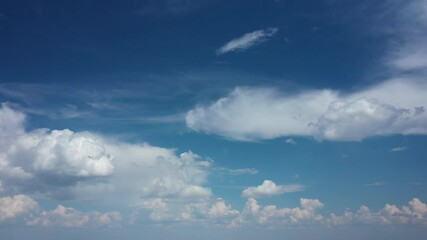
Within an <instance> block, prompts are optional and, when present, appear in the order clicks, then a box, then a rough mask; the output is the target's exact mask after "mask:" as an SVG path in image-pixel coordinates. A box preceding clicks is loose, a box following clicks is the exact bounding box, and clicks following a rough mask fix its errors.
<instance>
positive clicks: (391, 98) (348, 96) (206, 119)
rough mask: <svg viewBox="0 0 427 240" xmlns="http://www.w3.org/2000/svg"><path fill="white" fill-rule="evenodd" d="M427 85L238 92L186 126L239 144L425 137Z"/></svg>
mask: <svg viewBox="0 0 427 240" xmlns="http://www.w3.org/2000/svg"><path fill="white" fill-rule="evenodd" d="M426 92H427V82H426V81H419V80H414V79H393V80H389V81H386V82H383V83H380V84H377V85H374V86H371V87H369V88H367V89H362V90H359V91H355V92H353V93H342V92H339V91H334V90H330V89H324V90H309V91H302V92H300V93H297V94H285V93H283V92H280V91H278V90H276V89H272V88H236V89H235V90H234V91H232V92H231V93H230V94H229V95H228V96H226V97H223V98H221V99H219V100H217V101H216V102H214V103H213V104H211V105H208V106H198V107H196V108H194V109H192V110H190V111H189V112H188V113H187V116H186V123H187V126H188V127H189V128H191V129H193V130H195V131H200V132H206V133H213V134H217V135H220V136H224V137H227V138H232V139H237V140H259V139H273V138H277V137H283V136H311V137H315V138H317V139H320V140H321V139H327V140H345V141H360V140H362V139H364V138H367V137H371V136H383V135H391V134H426V133H427V113H426V112H425V108H426V107H427V94H425V93H426Z"/></svg>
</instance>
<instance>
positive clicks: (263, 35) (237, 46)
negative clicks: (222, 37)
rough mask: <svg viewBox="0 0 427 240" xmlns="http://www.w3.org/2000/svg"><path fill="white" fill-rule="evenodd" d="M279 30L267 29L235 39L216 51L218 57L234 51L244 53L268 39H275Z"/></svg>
mask: <svg viewBox="0 0 427 240" xmlns="http://www.w3.org/2000/svg"><path fill="white" fill-rule="evenodd" d="M277 31H279V29H278V28H267V29H264V30H257V31H254V32H250V33H246V34H245V35H243V36H241V37H239V38H235V39H233V40H231V41H230V42H228V43H226V44H225V45H224V46H222V47H220V48H219V49H217V50H216V54H217V55H222V54H225V53H228V52H233V51H244V50H246V49H248V48H251V47H253V46H255V45H257V44H260V43H262V42H264V41H266V40H267V39H268V38H271V37H273V36H274V35H275V34H276V33H277Z"/></svg>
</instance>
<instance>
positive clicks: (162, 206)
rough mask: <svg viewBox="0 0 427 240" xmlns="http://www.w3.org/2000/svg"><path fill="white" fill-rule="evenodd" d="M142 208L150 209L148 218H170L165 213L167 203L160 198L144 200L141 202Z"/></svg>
mask: <svg viewBox="0 0 427 240" xmlns="http://www.w3.org/2000/svg"><path fill="white" fill-rule="evenodd" d="M142 208H144V209H148V210H150V211H151V214H150V219H151V220H153V221H163V220H166V219H169V218H170V216H169V214H168V213H167V211H168V206H167V203H165V202H164V201H163V200H162V199H161V198H156V199H152V200H147V201H144V202H143V203H142Z"/></svg>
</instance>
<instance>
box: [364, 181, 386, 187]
mask: <svg viewBox="0 0 427 240" xmlns="http://www.w3.org/2000/svg"><path fill="white" fill-rule="evenodd" d="M384 185H386V182H373V183H367V184H365V186H367V187H380V186H384Z"/></svg>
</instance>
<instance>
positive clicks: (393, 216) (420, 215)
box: [327, 198, 427, 225]
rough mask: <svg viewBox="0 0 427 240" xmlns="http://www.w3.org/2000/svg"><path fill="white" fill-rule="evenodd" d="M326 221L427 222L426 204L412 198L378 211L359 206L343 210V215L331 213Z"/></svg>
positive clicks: (347, 223) (334, 222) (367, 222)
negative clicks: (352, 209)
mask: <svg viewBox="0 0 427 240" xmlns="http://www.w3.org/2000/svg"><path fill="white" fill-rule="evenodd" d="M327 222H328V223H329V224H332V225H349V224H427V205H426V204H425V203H423V202H422V201H421V200H420V199H418V198H413V199H412V200H411V201H409V203H408V205H406V206H402V207H401V208H398V207H397V206H396V205H393V204H386V205H385V206H384V208H382V209H380V210H379V211H378V212H371V211H370V210H369V208H368V207H366V206H361V207H360V208H359V210H358V211H357V212H355V213H353V212H350V211H345V212H344V214H343V215H341V216H337V215H335V214H331V215H330V217H329V218H328V219H327Z"/></svg>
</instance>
